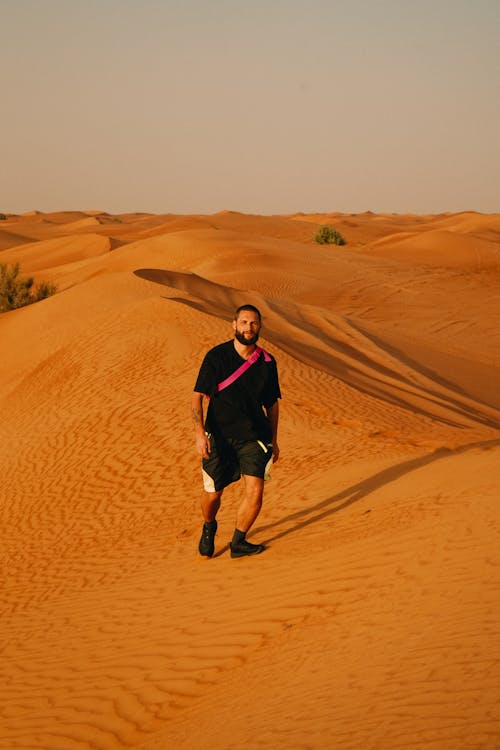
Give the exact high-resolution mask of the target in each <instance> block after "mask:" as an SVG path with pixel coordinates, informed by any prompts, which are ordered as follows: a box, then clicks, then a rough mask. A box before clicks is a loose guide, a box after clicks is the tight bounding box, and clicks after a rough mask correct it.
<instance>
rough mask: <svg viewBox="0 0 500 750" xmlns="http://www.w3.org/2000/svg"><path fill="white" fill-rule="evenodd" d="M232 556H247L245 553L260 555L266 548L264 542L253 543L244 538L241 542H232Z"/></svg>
mask: <svg viewBox="0 0 500 750" xmlns="http://www.w3.org/2000/svg"><path fill="white" fill-rule="evenodd" d="M229 546H230V548H231V557H245V555H258V554H260V553H261V552H264V550H265V549H266V548H265V547H264V545H263V544H251V543H250V542H247V540H246V539H243V540H242V541H241V542H231V544H230V545H229Z"/></svg>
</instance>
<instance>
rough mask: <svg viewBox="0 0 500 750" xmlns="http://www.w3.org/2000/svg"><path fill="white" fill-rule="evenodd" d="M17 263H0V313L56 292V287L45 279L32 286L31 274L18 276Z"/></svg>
mask: <svg viewBox="0 0 500 750" xmlns="http://www.w3.org/2000/svg"><path fill="white" fill-rule="evenodd" d="M20 272H21V268H20V266H19V263H15V264H14V265H13V266H8V265H7V264H6V263H0V313H3V312H8V311H9V310H17V308H18V307H24V306H25V305H31V304H33V302H39V301H40V300H42V299H45V298H46V297H50V296H51V295H52V294H54V293H55V292H56V287H55V285H54V284H51V283H49V282H47V281H43V282H41V283H40V284H38V286H36V287H35V286H34V281H33V278H32V277H31V276H28V277H22V276H20Z"/></svg>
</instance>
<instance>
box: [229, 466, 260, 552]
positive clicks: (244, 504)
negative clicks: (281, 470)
mask: <svg viewBox="0 0 500 750" xmlns="http://www.w3.org/2000/svg"><path fill="white" fill-rule="evenodd" d="M243 478H244V480H245V496H244V498H243V500H242V501H241V504H240V507H239V508H238V513H237V514H236V529H235V531H234V535H233V540H232V542H231V545H230V546H231V557H244V556H246V555H256V554H258V553H259V552H263V551H264V546H263V545H262V544H251V543H250V542H247V540H246V535H247V531H249V530H250V528H251V527H252V525H253V523H254V521H255V519H256V518H257V516H258V515H259V513H260V509H261V507H262V496H263V494H264V480H263V479H261V478H260V477H252V476H250V475H249V474H244V475H243Z"/></svg>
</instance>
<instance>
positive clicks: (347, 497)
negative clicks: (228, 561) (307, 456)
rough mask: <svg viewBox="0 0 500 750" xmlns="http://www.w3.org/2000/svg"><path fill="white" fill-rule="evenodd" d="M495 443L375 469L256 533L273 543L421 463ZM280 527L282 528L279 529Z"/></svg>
mask: <svg viewBox="0 0 500 750" xmlns="http://www.w3.org/2000/svg"><path fill="white" fill-rule="evenodd" d="M498 445H500V440H484V441H481V442H477V443H470V444H469V445H465V446H462V447H461V448H457V449H456V450H451V449H449V448H439V449H438V450H436V451H433V452H432V453H428V454H426V455H425V456H420V457H418V458H413V459H410V460H409V461H403V462H402V463H400V464H397V465H395V466H390V467H389V468H387V469H383V470H382V471H379V472H377V474H374V475H373V476H371V477H368V479H364V480H363V481H361V482H358V483H357V484H354V485H352V486H351V487H347V488H346V489H344V490H341V491H340V492H338V493H336V494H335V495H332V496H331V497H329V498H327V499H326V500H322V501H321V502H320V503H316V504H315V505H312V506H310V507H308V508H304V509H303V510H299V511H296V512H295V513H291V514H290V515H289V516H285V517H284V518H282V519H280V520H279V521H274V522H273V523H269V524H267V525H264V526H257V527H256V528H255V533H256V534H263V533H265V532H274V533H271V535H270V536H268V537H266V538H265V539H263V540H262V544H265V545H268V544H270V543H271V542H275V541H276V540H277V539H282V538H283V537H285V536H287V535H288V534H295V533H297V532H298V531H301V530H302V529H304V528H306V527H307V526H310V525H311V524H313V523H318V522H319V521H322V520H323V519H325V518H328V517H329V516H332V515H334V514H335V513H339V512H340V511H341V510H344V509H345V508H348V507H349V506H350V505H352V504H353V503H356V502H358V501H359V500H362V499H363V498H366V497H368V496H369V495H370V494H371V493H372V492H374V491H375V490H378V489H380V488H381V487H384V486H386V485H388V484H390V483H391V482H395V481H396V480H398V479H399V478H400V477H402V476H404V475H405V474H409V473H410V472H412V471H416V470H417V469H420V468H422V467H423V466H428V465H429V464H431V463H434V462H435V461H440V460H441V459H443V458H447V457H449V456H456V455H459V454H461V453H466V452H468V451H470V450H473V449H482V450H489V449H491V448H494V447H496V446H498ZM280 527H284V528H282V530H279V529H280ZM252 533H253V531H252Z"/></svg>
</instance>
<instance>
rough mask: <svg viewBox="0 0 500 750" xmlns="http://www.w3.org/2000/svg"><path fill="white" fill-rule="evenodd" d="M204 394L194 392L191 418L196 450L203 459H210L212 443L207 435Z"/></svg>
mask: <svg viewBox="0 0 500 750" xmlns="http://www.w3.org/2000/svg"><path fill="white" fill-rule="evenodd" d="M203 397H204V394H203V393H198V392H197V391H194V393H193V398H192V399H191V416H192V419H193V422H194V431H195V440H196V450H197V452H198V453H199V454H200V456H201V457H202V458H208V454H209V453H210V441H209V439H208V436H207V435H206V433H205V421H204V419H203Z"/></svg>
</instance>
